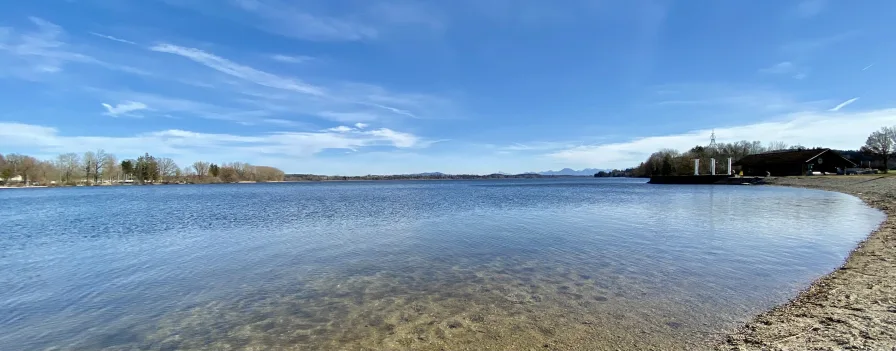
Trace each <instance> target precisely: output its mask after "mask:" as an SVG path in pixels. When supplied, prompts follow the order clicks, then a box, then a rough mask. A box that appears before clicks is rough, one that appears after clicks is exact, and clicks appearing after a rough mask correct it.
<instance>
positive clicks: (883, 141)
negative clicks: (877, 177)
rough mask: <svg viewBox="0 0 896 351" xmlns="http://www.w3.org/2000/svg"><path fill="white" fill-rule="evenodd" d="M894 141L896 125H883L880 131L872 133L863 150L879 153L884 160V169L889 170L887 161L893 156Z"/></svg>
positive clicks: (895, 139)
mask: <svg viewBox="0 0 896 351" xmlns="http://www.w3.org/2000/svg"><path fill="white" fill-rule="evenodd" d="M894 143H896V126H894V127H883V128H881V129H880V130H879V131H876V132H873V133H871V135H869V136H868V140H865V146H863V147H862V151H863V152H866V153H869V154H873V155H877V156H878V157H880V160H881V161H882V162H883V171H884V173H886V172H887V163H888V161H890V157H893V151H894V150H893V149H894Z"/></svg>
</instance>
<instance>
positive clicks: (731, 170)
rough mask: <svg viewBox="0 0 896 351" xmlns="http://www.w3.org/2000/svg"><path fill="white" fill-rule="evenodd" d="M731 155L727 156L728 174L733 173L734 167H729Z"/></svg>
mask: <svg viewBox="0 0 896 351" xmlns="http://www.w3.org/2000/svg"><path fill="white" fill-rule="evenodd" d="M731 160H732V159H731V157H729V158H728V175H732V174H734V169H732V167H731Z"/></svg>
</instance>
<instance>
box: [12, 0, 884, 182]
mask: <svg viewBox="0 0 896 351" xmlns="http://www.w3.org/2000/svg"><path fill="white" fill-rule="evenodd" d="M892 13H896V2H893V1H885V0H866V1H833V0H827V1H826V0H804V1H780V0H755V1H736V0H682V1H672V0H631V1H621V0H619V1H616V0H566V1H555V0H453V1H442V0H431V1H427V0H385V1H373V0H292V1H290V0H139V1H138V0H31V1H10V2H7V3H5V4H4V5H3V11H2V12H0V153H11V152H16V153H25V154H29V155H33V156H36V157H38V158H44V159H54V158H55V157H56V155H58V154H60V153H66V152H78V153H82V152H85V151H90V150H96V149H105V150H106V151H107V152H111V153H114V154H116V155H117V156H118V157H119V158H120V159H122V158H135V157H136V156H138V155H142V154H143V153H145V152H148V153H150V154H152V155H154V156H159V157H171V158H173V159H174V160H175V161H177V162H178V164H180V165H181V166H185V165H189V164H191V163H192V162H194V161H197V160H204V161H209V162H215V163H222V162H232V161H242V162H249V163H252V164H256V165H269V166H275V167H278V168H280V169H282V170H284V171H286V172H287V173H315V174H331V175H336V174H338V175H364V174H399V173H417V172H435V171H439V172H446V173H478V174H484V173H492V172H508V173H520V172H528V171H543V170H548V169H560V168H563V167H569V168H576V169H580V168H625V167H631V166H637V165H638V164H639V163H640V162H641V161H643V160H644V159H646V158H647V156H649V155H650V153H652V152H654V151H656V150H658V149H661V148H673V149H680V150H685V149H688V148H690V147H693V146H695V145H705V144H707V143H708V142H709V138H710V134H711V133H712V132H713V131H715V135H716V139H717V140H718V141H719V142H733V141H738V140H751V141H752V140H761V141H764V142H771V141H784V142H786V143H788V144H800V145H805V146H824V147H831V148H838V149H857V148H859V147H860V146H861V145H863V144H864V141H865V139H866V138H867V136H868V134H870V133H871V132H872V131H874V130H877V129H879V128H880V127H882V126H891V125H896V99H894V98H896V85H894V84H893V83H892V82H893V81H894V78H896V62H894V59H893V58H894V57H896V41H894V40H893V39H892V38H893V34H896V21H893V20H892V18H891V14H892Z"/></svg>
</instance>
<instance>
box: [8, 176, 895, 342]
mask: <svg viewBox="0 0 896 351" xmlns="http://www.w3.org/2000/svg"><path fill="white" fill-rule="evenodd" d="M0 200H2V201H0V212H2V213H14V215H12V216H6V217H0V228H4V230H5V231H4V233H3V234H2V236H0V284H2V285H3V286H4V287H9V289H2V290H0V327H2V329H0V330H3V332H2V333H0V345H3V346H2V347H0V348H2V349H3V350H31V349H44V348H54V349H60V350H82V349H108V350H122V349H135V350H177V349H205V350H243V349H250V350H251V349H255V350H265V349H273V348H276V349H284V350H290V349H294V350H315V349H320V350H404V349H413V350H443V349H450V350H481V349H487V348H491V349H507V350H527V349H561V350H601V349H608V350H615V349H631V350H635V349H645V348H648V347H656V348H660V349H694V348H700V347H701V346H702V345H705V342H706V341H708V340H713V339H714V338H716V337H718V335H719V334H718V332H720V331H721V330H724V329H725V328H729V327H731V326H733V325H736V323H738V322H739V321H742V320H744V319H746V318H748V317H749V316H750V315H751V314H754V313H756V312H758V311H760V310H762V309H765V308H768V307H770V306H772V305H774V304H777V303H781V302H783V301H785V300H786V299H788V298H789V297H792V296H793V295H794V294H795V293H796V292H797V291H798V290H799V289H801V288H804V287H805V286H807V285H808V283H809V282H811V281H812V280H813V279H815V278H817V277H819V276H820V275H823V274H824V273H826V272H827V271H830V270H832V269H833V268H835V267H836V266H837V265H839V263H840V262H842V260H843V258H845V256H846V255H847V253H848V252H849V250H850V249H851V248H852V247H853V246H854V245H855V244H856V243H857V242H858V241H859V240H861V239H862V238H863V237H864V236H865V235H867V234H868V233H869V232H870V231H871V230H872V229H873V228H874V227H875V226H876V225H877V224H878V223H879V222H880V221H881V220H882V219H883V215H882V214H881V213H879V212H877V211H874V210H872V209H869V208H867V207H865V206H864V205H862V204H861V202H860V201H858V200H857V199H855V198H852V197H849V196H845V195H841V194H836V193H827V192H820V191H811V190H800V189H785V188H761V187H706V186H702V187H701V186H693V187H692V186H682V187H676V186H651V185H647V184H643V183H641V182H636V181H630V180H591V179H580V180H537V181H531V180H526V181H522V180H506V181H457V182H454V181H451V182H448V181H446V182H381V183H361V182H357V183H324V184H264V185H221V186H169V187H119V188H91V189H85V188H77V189H74V188H69V189H30V190H10V191H4V192H2V193H0ZM819 214H823V215H819Z"/></svg>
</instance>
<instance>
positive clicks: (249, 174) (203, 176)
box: [0, 150, 284, 186]
mask: <svg viewBox="0 0 896 351" xmlns="http://www.w3.org/2000/svg"><path fill="white" fill-rule="evenodd" d="M283 178H284V173H283V171H281V170H279V169H277V168H274V167H268V166H255V165H251V164H249V163H245V162H228V163H222V164H220V165H219V164H215V163H210V162H206V161H196V162H193V163H192V164H189V165H185V166H183V167H181V166H179V165H178V164H177V163H175V162H174V160H173V159H171V158H167V157H155V156H152V155H150V154H149V153H145V154H143V155H141V156H138V157H136V158H127V159H122V160H119V159H118V157H117V156H115V155H114V154H112V153H107V152H106V151H105V150H97V151H88V152H85V153H83V154H78V153H73V152H72V153H64V154H60V155H58V156H56V157H55V158H54V159H49V160H40V159H38V158H36V157H33V156H28V155H23V154H16V153H11V154H6V155H3V154H0V181H2V183H3V184H5V185H14V184H18V185H48V186H74V185H118V184H172V183H181V184H183V183H203V184H204V183H237V182H275V181H283Z"/></svg>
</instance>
